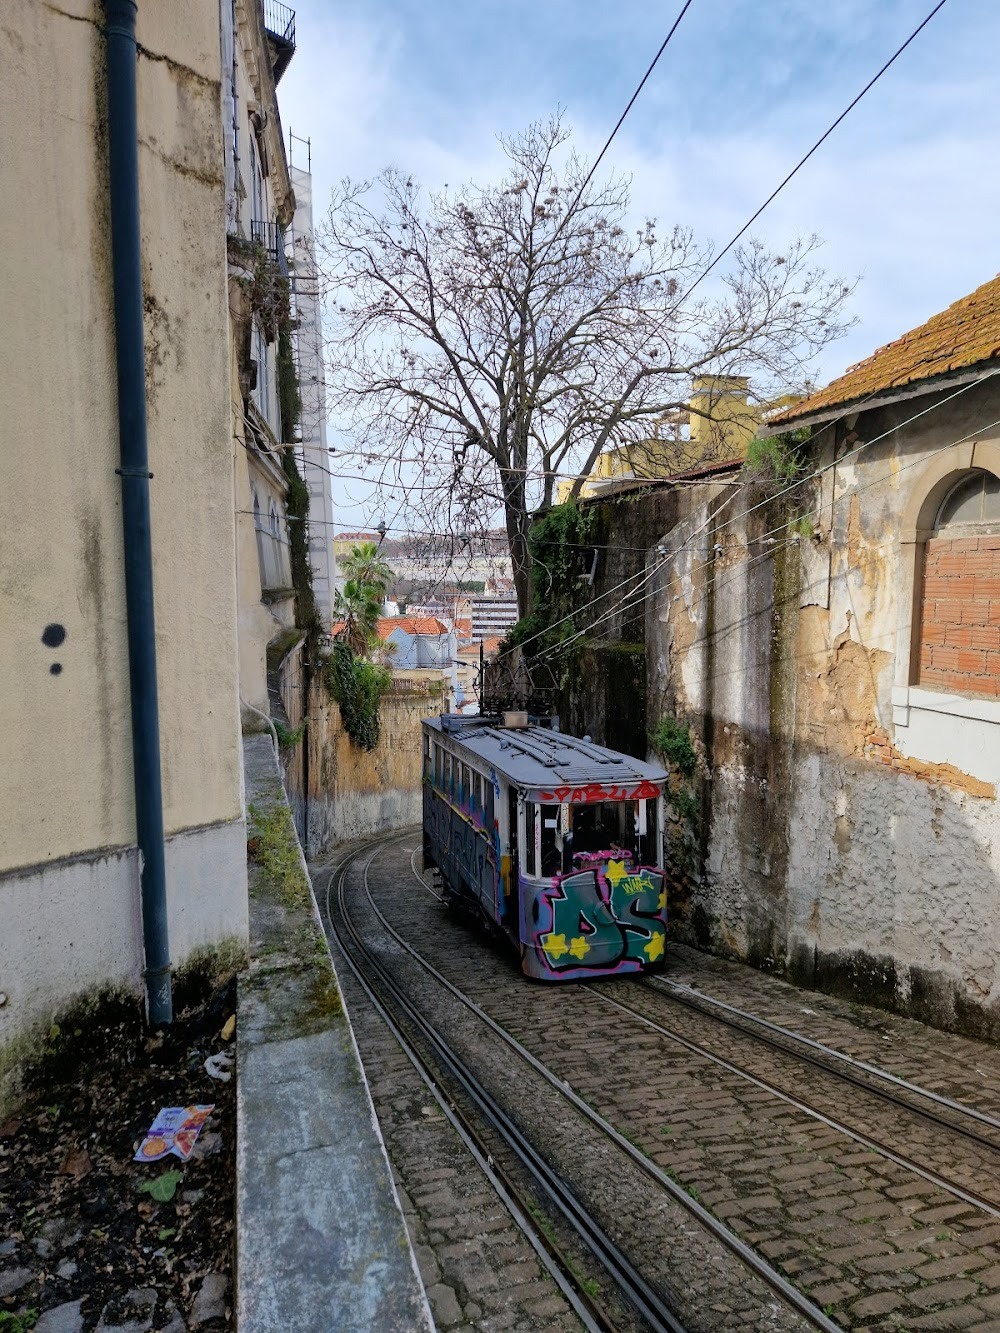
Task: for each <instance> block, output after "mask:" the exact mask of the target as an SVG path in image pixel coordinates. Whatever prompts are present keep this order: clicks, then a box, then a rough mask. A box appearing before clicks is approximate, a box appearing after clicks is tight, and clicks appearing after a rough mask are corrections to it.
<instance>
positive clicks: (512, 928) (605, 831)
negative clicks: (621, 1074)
mask: <svg viewBox="0 0 1000 1333" xmlns="http://www.w3.org/2000/svg"><path fill="white" fill-rule="evenodd" d="M423 751H424V760H423V762H424V767H423V814H424V828H423V855H424V868H425V869H430V868H435V869H436V870H437V871H438V872H439V873H440V875H441V877H442V879H443V881H444V886H445V890H446V892H447V893H448V894H449V895H450V896H453V897H455V898H457V899H462V900H465V901H468V902H471V903H473V904H475V905H476V907H477V908H478V910H479V911H480V912H481V913H482V914H483V915H484V916H485V917H486V918H487V920H488V921H490V922H492V923H493V924H494V925H495V926H497V927H499V929H500V930H501V931H502V932H503V933H504V934H505V935H506V936H507V937H508V938H509V939H510V940H511V942H512V943H513V944H514V946H515V947H516V948H517V949H518V951H519V953H520V956H521V967H522V969H523V971H524V972H525V974H526V975H527V976H530V977H535V978H538V979H540V980H545V981H572V980H574V979H578V978H587V977H589V978H593V977H594V976H600V975H617V974H622V973H627V972H642V971H645V970H647V969H649V968H651V967H655V966H656V965H657V964H659V963H661V962H662V960H663V957H664V952H665V946H666V926H667V907H666V892H665V880H664V873H663V827H664V823H663V821H664V803H663V791H664V786H665V784H666V781H667V773H666V772H665V770H663V769H662V768H659V767H657V766H655V765H652V764H647V763H643V762H641V761H639V760H637V759H633V758H631V757H630V756H629V755H624V754H619V753H618V752H617V751H615V750H609V749H605V748H604V747H603V746H600V745H595V744H594V743H593V742H592V741H590V740H589V739H587V738H584V739H582V740H581V739H578V738H576V737H573V736H567V735H564V734H563V733H561V732H559V731H557V730H553V729H551V728H549V727H544V726H537V725H529V723H528V719H527V715H526V714H524V713H513V714H512V713H507V714H504V715H503V720H502V721H501V719H500V718H494V717H482V716H480V717H463V716H461V715H458V714H445V715H443V716H441V717H434V718H428V719H426V720H425V721H424V723H423Z"/></svg>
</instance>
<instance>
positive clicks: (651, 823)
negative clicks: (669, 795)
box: [635, 797, 660, 866]
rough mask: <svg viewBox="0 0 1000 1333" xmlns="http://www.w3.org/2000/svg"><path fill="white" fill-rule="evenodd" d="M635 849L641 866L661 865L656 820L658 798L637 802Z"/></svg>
mask: <svg viewBox="0 0 1000 1333" xmlns="http://www.w3.org/2000/svg"><path fill="white" fill-rule="evenodd" d="M635 823H636V830H635V847H636V853H637V856H638V860H639V864H640V865H644V866H655V865H659V861H660V855H659V831H658V827H657V818H656V798H655V797H654V798H653V799H652V800H645V801H636V802H635Z"/></svg>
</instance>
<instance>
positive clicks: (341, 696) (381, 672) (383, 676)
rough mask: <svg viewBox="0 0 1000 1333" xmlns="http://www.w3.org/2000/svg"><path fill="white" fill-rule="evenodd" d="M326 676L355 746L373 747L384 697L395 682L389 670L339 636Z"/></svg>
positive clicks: (326, 666)
mask: <svg viewBox="0 0 1000 1333" xmlns="http://www.w3.org/2000/svg"><path fill="white" fill-rule="evenodd" d="M323 679H324V680H325V682H326V687H327V689H328V690H329V692H330V695H331V697H332V698H333V699H335V700H336V701H337V703H338V704H339V706H340V716H341V718H342V719H343V723H344V730H345V731H346V732H347V734H348V736H350V738H351V740H352V741H353V742H354V743H355V745H360V747H361V748H362V749H363V750H374V749H375V748H376V747H377V745H378V742H379V735H380V731H381V727H380V713H379V705H380V704H381V701H382V696H383V694H385V692H386V690H387V689H388V688H389V685H390V683H391V681H392V676H391V674H390V673H389V671H388V670H387V669H386V668H385V667H383V666H378V665H377V664H376V663H375V662H368V661H365V659H364V658H362V657H355V655H354V653H353V652H352V651H351V648H350V646H349V645H348V644H347V643H346V642H345V641H344V640H343V639H336V640H335V641H334V644H333V648H332V649H331V651H330V656H329V657H328V658H327V661H326V665H325V667H324V669H323Z"/></svg>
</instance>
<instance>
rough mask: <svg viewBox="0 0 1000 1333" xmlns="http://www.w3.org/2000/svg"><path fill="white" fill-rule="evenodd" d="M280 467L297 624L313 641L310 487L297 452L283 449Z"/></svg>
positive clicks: (315, 622) (315, 629) (316, 625)
mask: <svg viewBox="0 0 1000 1333" xmlns="http://www.w3.org/2000/svg"><path fill="white" fill-rule="evenodd" d="M281 465H282V468H283V469H284V473H285V478H286V480H287V484H288V488H287V490H286V492H285V509H286V510H287V513H288V543H289V547H290V551H289V555H290V561H291V566H292V586H293V587H294V588H295V623H296V624H297V625H298V626H299V627H300V628H301V629H304V630H305V631H306V632H307V633H308V634H309V635H310V638H314V637H315V636H316V634H317V633H318V631H319V629H320V625H319V616H318V614H317V611H316V598H315V597H314V595H313V586H312V565H311V564H310V563H309V488H308V486H306V484H305V482H304V481H303V480H302V474H301V473H300V472H299V465H298V463H297V462H296V461H295V450H294V449H282V451H281Z"/></svg>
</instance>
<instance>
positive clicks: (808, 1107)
mask: <svg viewBox="0 0 1000 1333" xmlns="http://www.w3.org/2000/svg"><path fill="white" fill-rule="evenodd" d="M585 988H586V989H587V990H588V991H590V992H591V994H592V995H595V996H596V997H597V998H598V999H599V1000H601V1001H602V1002H603V1003H604V1004H609V1005H611V1006H612V1007H613V1008H615V1009H620V1010H621V1011H622V1012H623V1013H626V1014H628V1015H629V1016H630V1017H632V1018H635V1019H637V1020H638V1022H640V1023H642V1024H643V1026H644V1027H648V1028H651V1029H652V1030H653V1031H654V1032H657V1033H659V1034H660V1035H661V1036H663V1037H666V1038H667V1039H668V1040H670V1041H673V1042H676V1043H677V1044H678V1045H679V1046H683V1047H684V1049H685V1050H687V1051H690V1052H691V1053H692V1054H694V1055H698V1056H700V1057H702V1058H703V1059H706V1060H709V1061H710V1062H711V1063H712V1064H715V1065H719V1066H720V1067H721V1068H722V1069H725V1070H727V1071H728V1072H729V1073H731V1074H736V1075H737V1076H738V1077H739V1078H742V1079H745V1080H746V1081H747V1082H748V1083H752V1084H753V1085H754V1086H755V1087H758V1088H761V1089H762V1090H763V1091H765V1092H768V1093H770V1094H771V1095H772V1096H774V1097H777V1098H779V1099H780V1100H781V1101H783V1102H785V1103H787V1104H788V1105H789V1106H794V1107H795V1109H796V1110H798V1111H802V1112H803V1113H804V1114H805V1115H808V1116H810V1117H811V1118H812V1119H814V1120H818V1121H820V1123H821V1124H824V1125H826V1126H827V1127H828V1128H829V1129H835V1130H837V1132H838V1133H840V1134H843V1135H844V1136H845V1137H846V1138H849V1139H852V1140H853V1141H854V1142H855V1143H859V1144H861V1145H862V1147H865V1148H870V1149H871V1150H872V1151H873V1152H877V1153H879V1154H880V1155H881V1156H882V1157H885V1158H886V1159H887V1160H888V1161H890V1162H895V1164H896V1165H897V1166H901V1167H903V1169H904V1170H906V1171H911V1172H912V1173H913V1174H914V1175H917V1176H920V1177H921V1178H922V1179H923V1180H926V1181H928V1182H929V1183H930V1184H932V1185H934V1186H935V1187H936V1188H937V1189H940V1190H942V1191H943V1192H944V1193H946V1194H950V1195H952V1196H953V1197H954V1198H956V1199H961V1200H962V1202H963V1203H967V1204H970V1205H971V1206H972V1207H974V1208H979V1209H981V1210H982V1211H983V1212H984V1213H989V1215H990V1216H991V1217H995V1218H998V1219H1000V1204H997V1203H995V1202H993V1201H992V1200H990V1199H988V1198H987V1197H986V1196H985V1195H982V1194H979V1193H977V1192H976V1191H975V1190H967V1189H965V1188H964V1187H963V1186H961V1185H957V1184H956V1183H955V1182H954V1181H952V1180H949V1179H948V1178H947V1177H946V1176H941V1175H938V1173H937V1172H936V1171H933V1170H932V1169H931V1168H930V1167H926V1166H922V1165H921V1164H920V1163H919V1162H916V1161H914V1160H913V1159H912V1158H910V1157H907V1156H906V1155H905V1154H904V1153H900V1152H897V1151H896V1150H895V1149H894V1148H889V1147H887V1146H886V1145H885V1144H884V1143H882V1142H881V1141H880V1140H879V1139H873V1138H871V1137H870V1136H869V1135H867V1134H864V1133H862V1132H861V1131H860V1130H857V1129H852V1128H851V1127H850V1125H846V1124H844V1122H843V1121H841V1120H837V1119H836V1118H835V1117H834V1116H831V1115H828V1114H827V1113H826V1112H825V1111H821V1110H820V1109H819V1108H818V1107H816V1106H814V1105H813V1104H812V1103H811V1102H807V1101H805V1100H803V1099H802V1098H801V1097H793V1096H792V1095H791V1094H790V1093H788V1092H785V1091H784V1090H783V1089H782V1088H779V1087H778V1086H777V1085H776V1084H774V1083H771V1082H770V1081H769V1080H767V1079H766V1078H762V1077H761V1076H760V1075H759V1074H752V1073H750V1071H749V1070H746V1069H742V1068H741V1067H740V1066H739V1065H736V1064H733V1063H732V1061H730V1060H726V1059H724V1058H723V1057H722V1056H721V1055H716V1054H715V1053H714V1052H713V1051H710V1050H708V1049H707V1047H705V1046H702V1045H701V1044H700V1043H699V1042H696V1041H692V1040H691V1039H690V1038H689V1037H685V1036H683V1035H682V1034H681V1033H679V1032H674V1031H673V1030H672V1029H671V1028H667V1027H664V1026H663V1025H662V1024H660V1023H657V1022H656V1021H655V1020H654V1019H652V1018H649V1017H647V1015H645V1014H641V1013H639V1011H638V1010H637V1009H633V1008H632V1006H631V1005H628V1004H625V1003H623V1002H622V1001H621V1000H617V999H612V997H611V996H610V995H604V994H602V993H601V991H599V990H597V988H596V987H594V986H591V985H586V987H585ZM782 1051H783V1054H786V1055H791V1056H792V1057H793V1058H797V1054H796V1052H794V1051H786V1050H784V1048H782ZM825 1072H827V1073H830V1074H832V1075H833V1076H834V1077H839V1076H840V1074H839V1071H838V1070H832V1069H830V1070H826V1071H825ZM900 1104H901V1105H902V1106H903V1107H905V1109H906V1110H908V1111H912V1110H913V1107H911V1106H910V1105H909V1103H908V1102H901V1103H900ZM958 1132H961V1131H958ZM994 1151H1000V1149H996V1148H994Z"/></svg>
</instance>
